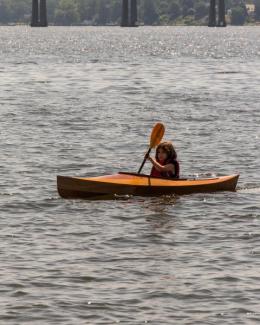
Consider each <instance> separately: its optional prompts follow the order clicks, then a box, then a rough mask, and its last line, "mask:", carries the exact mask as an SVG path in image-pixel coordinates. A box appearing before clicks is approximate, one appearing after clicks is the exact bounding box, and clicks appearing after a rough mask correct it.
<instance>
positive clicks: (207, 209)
mask: <svg viewBox="0 0 260 325" xmlns="http://www.w3.org/2000/svg"><path fill="white" fill-rule="evenodd" d="M259 40H260V28H259V27H244V28H231V27H229V28H225V29H215V28H212V29H208V28H204V27H201V28H200V27H197V28H193V27H158V28H137V29H120V28H90V27H87V28H85V27H84V28H63V27H59V28H58V27H57V28H53V27H51V28H48V29H40V28H38V29H31V28H26V27H9V28H7V27H1V28H0V59H1V60H0V118H1V129H0V132H1V133H0V135H1V143H0V149H1V164H0V176H1V182H0V204H1V212H0V229H1V235H0V236H1V237H0V283H1V286H0V323H1V324H78V325H79V324H117V323H122V324H145V323H149V324H156V325H158V324H192V325H193V324H232V325H233V324H259V322H260V314H259V307H260V303H259V297H260V284H259V283H260V282H259V280H260V275H259V274H260V259H259V257H260V232H259V221H260V211H259V210H260V209H259V208H260V199H259V196H260V157H259V156H260V150H259V138H260V128H259V125H260V106H259V103H260V86H259V82H260V41H259ZM157 121H162V122H163V123H165V125H166V135H165V138H166V139H169V140H173V141H174V143H175V145H176V148H177V150H178V154H179V160H180V162H181V170H182V175H184V176H186V175H193V176H194V175H195V176H196V175H205V174H207V175H224V174H231V173H237V172H239V173H240V174H241V177H240V181H239V184H238V188H239V189H238V191H237V192H236V193H218V194H195V195H191V196H185V197H172V198H169V197H168V198H165V197H161V198H131V197H130V198H125V199H120V200H115V201H92V202H91V201H90V202H89V201H83V200H63V199H61V198H59V197H58V195H57V192H56V175H57V174H62V175H100V174H106V173H114V172H117V171H118V170H121V171H126V170H127V171H136V170H137V169H138V168H139V166H140V164H141V161H142V158H143V154H144V152H145V151H146V149H147V144H148V140H149V135H150V131H151V128H152V127H153V124H154V123H155V122H157ZM149 168H150V166H149V164H148V163H147V166H146V168H145V171H149Z"/></svg>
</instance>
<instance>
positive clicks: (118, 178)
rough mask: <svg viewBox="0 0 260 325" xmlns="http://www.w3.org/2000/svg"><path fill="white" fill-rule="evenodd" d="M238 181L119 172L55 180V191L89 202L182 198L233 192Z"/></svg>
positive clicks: (235, 176) (231, 178)
mask: <svg viewBox="0 0 260 325" xmlns="http://www.w3.org/2000/svg"><path fill="white" fill-rule="evenodd" d="M238 178H239V175H230V176H221V177H216V178H204V179H164V178H156V177H150V176H148V175H143V174H136V173H122V172H121V173H118V174H115V175H105V176H98V177H69V176H57V187H58V192H59V194H60V196H61V197H63V198H91V197H97V196H105V195H106V196H107V195H112V196H113V195H137V196H160V195H171V194H177V195H182V194H192V193H200V192H216V191H235V190H236V185H237V181H238Z"/></svg>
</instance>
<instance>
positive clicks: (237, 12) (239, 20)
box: [231, 6, 247, 26]
mask: <svg viewBox="0 0 260 325" xmlns="http://www.w3.org/2000/svg"><path fill="white" fill-rule="evenodd" d="M246 18H247V11H246V8H245V7H244V6H237V7H235V8H233V9H232V12H231V25H240V26H241V25H244V23H245V21H246Z"/></svg>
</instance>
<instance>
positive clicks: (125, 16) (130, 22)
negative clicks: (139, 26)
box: [121, 0, 137, 27]
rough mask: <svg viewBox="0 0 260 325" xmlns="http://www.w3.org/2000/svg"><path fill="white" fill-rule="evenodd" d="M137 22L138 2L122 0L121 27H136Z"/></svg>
mask: <svg viewBox="0 0 260 325" xmlns="http://www.w3.org/2000/svg"><path fill="white" fill-rule="evenodd" d="M129 4H130V7H129ZM129 9H130V10H129ZM129 12H130V17H129ZM136 22H137V0H129V1H128V0H122V20H121V27H136Z"/></svg>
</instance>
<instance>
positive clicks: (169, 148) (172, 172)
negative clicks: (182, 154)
mask: <svg viewBox="0 0 260 325" xmlns="http://www.w3.org/2000/svg"><path fill="white" fill-rule="evenodd" d="M147 159H148V160H149V161H150V162H151V163H152V165H153V167H152V169H151V174H150V175H151V176H153V177H163V178H171V179H172V178H179V176H180V165H179V162H178V160H177V153H176V151H175V149H174V146H173V144H172V143H171V142H169V141H166V142H162V143H160V144H159V145H158V147H157V148H156V153H155V159H154V158H152V157H150V156H149V155H147Z"/></svg>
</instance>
